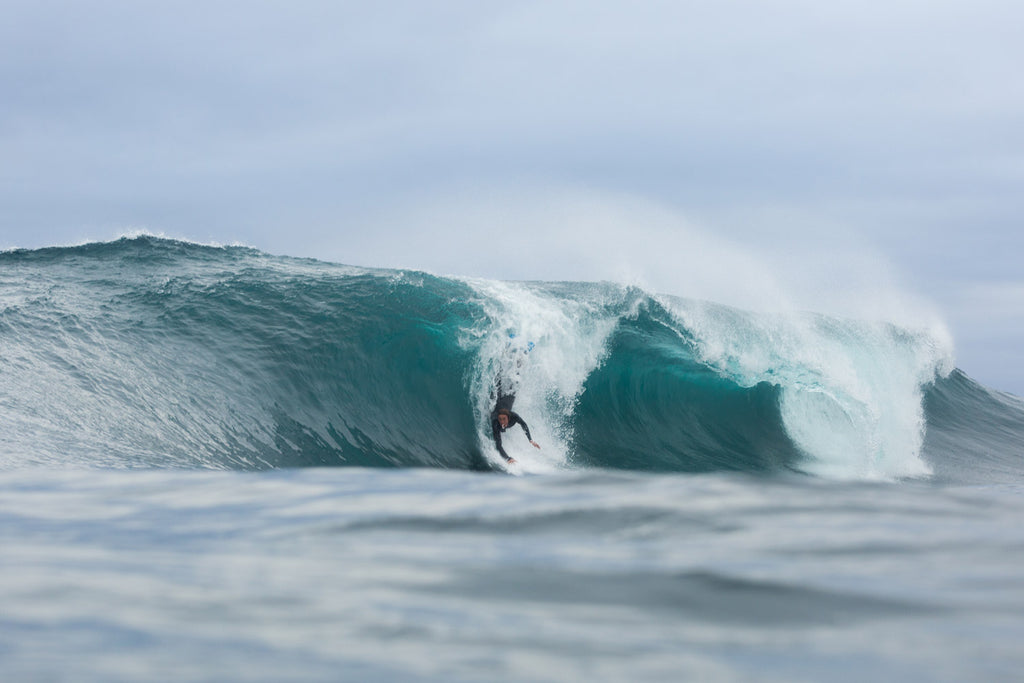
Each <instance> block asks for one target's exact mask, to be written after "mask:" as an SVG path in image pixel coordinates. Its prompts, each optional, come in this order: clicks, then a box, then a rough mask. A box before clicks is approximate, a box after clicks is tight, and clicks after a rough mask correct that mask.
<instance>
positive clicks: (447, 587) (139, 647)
mask: <svg viewBox="0 0 1024 683" xmlns="http://www.w3.org/2000/svg"><path fill="white" fill-rule="evenodd" d="M1021 519H1024V502H1022V498H1021V489H1020V487H1019V486H999V485H988V486H940V485H935V484H927V483H917V484H915V483H901V484H878V483H873V484H869V483H860V484H851V483H834V482H827V481H822V480H816V479H811V478H807V477H799V476H794V477H793V478H782V479H779V478H774V479H766V478H759V477H752V476H749V475H737V474H731V475H730V474H702V475H686V474H678V475H665V474H659V475H652V474H639V473H608V472H596V471H595V472H585V473H579V472H577V473H562V474H553V475H547V476H541V477H537V476H534V477H507V476H502V475H495V474H481V473H472V472H455V471H437V470H372V469H355V468H353V469H339V468H329V469H306V470H279V471H268V472H248V473H243V472H202V471H149V472H140V471H48V470H26V471H9V472H3V473H0V542H2V547H3V549H4V552H3V553H2V555H0V604H2V605H3V612H2V615H0V678H3V680H7V681H50V680H67V681H71V680H74V681H158V680H160V681H162V680H185V681H214V680H218V681H222V680H246V681H253V680H266V681H279V680H324V681H327V680H366V681H410V680H412V681H415V680H446V681H463V680H464V681H486V680H531V681H547V680H550V681H566V680H608V681H613V680H722V681H729V680H737V681H741V680H778V681H783V680H785V681H794V680H808V681H812V680H815V681H816V680H832V681H862V680H900V681H963V680H1012V679H1018V678H1019V672H1020V667H1021V666H1022V665H1024V650H1022V649H1021V647H1020V642H1021V638H1022V636H1024V574H1022V573H1021V571H1020V567H1021V566H1024V528H1022V525H1021V524H1020V521H1021Z"/></svg>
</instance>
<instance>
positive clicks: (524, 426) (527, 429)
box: [516, 415, 540, 448]
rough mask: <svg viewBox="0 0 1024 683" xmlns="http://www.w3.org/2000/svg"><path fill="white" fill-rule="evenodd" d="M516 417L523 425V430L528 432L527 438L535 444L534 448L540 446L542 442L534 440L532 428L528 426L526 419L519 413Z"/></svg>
mask: <svg viewBox="0 0 1024 683" xmlns="http://www.w3.org/2000/svg"><path fill="white" fill-rule="evenodd" d="M516 418H517V419H518V420H519V424H520V425H521V426H522V428H523V431H524V432H526V440H527V441H529V442H530V445H531V446H533V447H534V448H540V444H539V443H537V442H536V441H534V440H533V437H532V436H530V428H529V427H527V426H526V420H524V419H523V418H521V417H519V416H518V415H517V416H516Z"/></svg>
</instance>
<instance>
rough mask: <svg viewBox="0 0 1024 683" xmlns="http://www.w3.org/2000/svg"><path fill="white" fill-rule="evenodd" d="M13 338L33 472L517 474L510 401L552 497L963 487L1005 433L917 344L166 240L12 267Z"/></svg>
mask: <svg viewBox="0 0 1024 683" xmlns="http://www.w3.org/2000/svg"><path fill="white" fill-rule="evenodd" d="M0 335H2V337H0V338H2V340H3V344H4V347H3V355H2V357H0V371H2V373H3V376H4V379H5V381H4V384H3V387H2V388H0V431H2V433H3V434H4V437H3V439H2V440H0V459H2V462H3V464H4V465H5V466H8V467H10V466H21V465H31V464H41V465H47V466H60V467H65V466H86V467H184V468H195V467H201V468H241V469H255V468H267V467H296V466H369V467H441V468H460V469H491V468H496V467H501V466H502V463H501V461H500V459H499V458H497V455H496V453H495V450H494V448H493V444H492V442H491V439H490V421H489V413H490V410H491V408H492V407H493V401H494V398H495V393H496V382H497V380H498V378H501V381H502V386H503V388H505V390H508V388H510V387H511V388H512V389H513V390H514V391H515V392H516V403H515V408H516V410H517V411H518V412H519V413H520V415H521V416H522V417H523V418H524V419H525V420H526V421H527V422H528V423H529V425H530V429H531V432H532V433H533V436H534V438H535V439H536V440H537V441H538V442H539V443H541V445H542V448H541V449H540V450H539V451H538V450H535V449H532V448H531V447H529V445H527V444H526V439H525V438H524V437H522V436H520V435H519V434H517V433H516V429H515V428H514V429H513V431H511V432H510V433H508V434H507V435H506V437H505V443H506V444H507V445H508V448H509V449H510V452H511V454H512V455H514V456H515V457H516V458H517V459H518V460H519V461H520V464H519V466H518V467H519V471H526V472H530V471H533V472H543V471H549V470H552V469H559V468H579V467H602V468H620V469H637V470H655V471H685V472H701V471H711V470H735V471H743V472H776V471H783V470H796V471H803V472H810V473H814V474H821V475H823V476H839V477H846V478H893V477H901V476H922V475H927V474H928V473H929V472H930V471H931V470H932V469H935V470H936V471H937V472H939V471H941V472H940V473H947V472H952V471H954V470H955V469H956V467H954V466H952V465H949V463H948V459H949V456H948V453H950V452H954V451H956V449H957V448H958V443H959V440H960V436H959V435H960V434H961V433H965V430H966V429H967V427H966V426H965V425H959V424H958V423H957V421H956V415H959V414H963V413H964V411H968V412H969V411H971V410H975V411H979V412H981V413H984V414H988V413H990V412H991V406H990V405H989V404H988V403H986V401H988V400H989V394H988V393H987V392H986V391H985V390H984V389H980V393H979V391H978V390H975V389H974V387H976V385H973V383H969V380H965V379H961V378H960V376H959V375H958V374H956V373H955V374H954V375H953V376H951V377H950V378H949V379H941V376H942V375H944V374H945V372H944V371H943V369H942V366H943V363H944V362H946V357H945V356H944V355H943V354H942V353H937V352H936V345H935V343H934V340H932V339H930V338H929V337H928V336H927V335H926V334H923V333H919V332H913V331H909V330H904V329H899V328H896V327H893V326H891V325H878V324H867V323H858V322H854V321H840V320H834V319H829V318H824V317H821V316H767V315H758V314H753V313H749V312H744V311H737V310H735V309H731V308H728V307H725V306H718V305H715V304H710V303H707V302H693V301H687V300H683V299H674V298H670V297H660V296H653V295H651V294H649V293H647V292H644V291H642V290H639V289H637V288H634V287H624V286H619V285H614V284H607V283H604V284H595V283H507V282H495V281H486V280H471V279H457V278H440V277H434V276H431V275H427V274H424V273H419V272H404V271H391V270H374V269H360V268H351V267H345V266H338V265H332V264H326V263H321V262H317V261H311V260H301V259H290V258H281V257H274V256H270V255H267V254H263V253H260V252H258V251H255V250H252V249H246V248H238V247H229V248H217V247H207V246H200V245H195V244H188V243H182V242H177V241H171V240H163V239H157V238H152V237H138V238H133V239H122V240H119V241H116V242H111V243H100V244H88V245H83V246H79V247H69V248H52V249H42V250H35V251H12V252H7V253H4V254H0ZM937 378H938V383H936V381H937ZM951 403H953V404H958V405H957V406H956V409H955V410H954V409H953V408H950V407H948V406H949V404H951ZM926 407H927V408H928V411H929V412H928V415H927V416H926V415H925V412H924V411H925V408H926ZM1001 410H1003V413H1000V415H1002V417H1000V420H1001V421H1002V422H1001V423H1000V424H1003V423H1008V424H1011V425H1016V427H1014V429H1018V427H1019V425H1020V424H1021V415H1022V414H1024V411H1022V410H1021V408H1020V406H1019V405H1017V404H1014V403H1013V402H1012V401H1010V403H1008V404H1006V405H1005V406H1002V408H1001ZM1004 413H1005V414H1004ZM926 422H927V425H928V432H929V435H930V436H929V437H928V438H927V439H926V438H925V434H924V425H925V424H926ZM1004 426H1005V425H1004ZM995 431H997V432H998V430H995ZM1011 431H1012V430H1011ZM1019 434H1020V430H1019V429H1018V431H1016V432H1013V435H1016V436H1019ZM992 438H993V439H995V440H996V441H998V440H999V439H1001V438H1007V437H1006V436H1005V433H1003V435H1002V436H1000V435H999V434H996V435H995V436H993V437H992ZM993 447H994V448H998V444H996V445H993ZM1016 467H1017V468H1018V469H1019V464H1018V465H1016Z"/></svg>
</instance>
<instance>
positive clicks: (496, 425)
mask: <svg viewBox="0 0 1024 683" xmlns="http://www.w3.org/2000/svg"><path fill="white" fill-rule="evenodd" d="M502 407H503V406H502V405H501V402H500V400H499V403H498V408H502ZM506 410H507V408H506ZM515 424H518V425H521V426H522V428H523V431H524V432H526V439H527V440H528V441H533V437H532V436H530V428H529V427H527V426H526V421H525V420H523V418H521V417H519V414H518V413H513V412H512V411H511V410H509V411H508V426H509V427H511V426H512V425H515ZM505 429H508V427H506V428H505ZM505 429H502V428H501V423H500V422H498V409H497V408H496V409H495V411H494V412H493V413H491V431H492V432H493V433H494V445H495V446H497V447H498V452H499V453H501V457H503V458H505V460H511V459H512V458H510V457H509V456H508V453H506V452H505V449H504V448H502V447H501V433H502V432H503V431H505Z"/></svg>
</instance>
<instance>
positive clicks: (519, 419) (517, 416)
mask: <svg viewBox="0 0 1024 683" xmlns="http://www.w3.org/2000/svg"><path fill="white" fill-rule="evenodd" d="M512 414H513V415H515V416H516V422H518V423H519V425H520V426H521V427H522V428H523V431H524V432H526V440H527V441H533V437H532V436H530V428H529V427H527V426H526V420H524V419H523V418H521V417H519V414H518V413H512Z"/></svg>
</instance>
